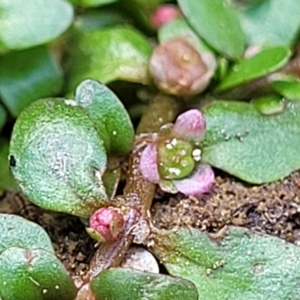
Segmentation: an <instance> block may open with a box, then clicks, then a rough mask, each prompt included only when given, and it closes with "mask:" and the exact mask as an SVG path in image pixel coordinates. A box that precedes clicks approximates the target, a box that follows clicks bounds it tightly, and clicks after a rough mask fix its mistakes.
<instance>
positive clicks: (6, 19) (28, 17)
mask: <svg viewBox="0 0 300 300" xmlns="http://www.w3.org/2000/svg"><path fill="white" fill-rule="evenodd" d="M0 12H1V13H0V28H1V31H0V51H1V50H2V51H4V50H8V49H9V50H17V49H25V48H29V47H32V46H36V45H40V44H44V43H47V42H49V41H51V40H53V39H55V38H57V37H58V36H59V35H61V34H62V33H63V32H64V31H65V30H66V29H67V28H68V27H69V26H70V24H71V22H72V21H73V9H72V6H71V5H70V4H69V3H68V2H66V1H64V0H43V1H41V0H38V1H37V0H26V1H22V0H1V1H0Z"/></svg>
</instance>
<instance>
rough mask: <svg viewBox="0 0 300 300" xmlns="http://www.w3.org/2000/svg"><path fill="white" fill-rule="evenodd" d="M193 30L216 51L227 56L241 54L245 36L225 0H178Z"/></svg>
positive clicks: (233, 56)
mask: <svg viewBox="0 0 300 300" xmlns="http://www.w3.org/2000/svg"><path fill="white" fill-rule="evenodd" d="M178 3H179V5H180V7H181V9H182V11H183V13H184V15H185V16H186V17H187V19H188V22H189V23H190V24H191V25H192V27H193V28H194V29H195V31H196V32H197V33H198V34H199V35H200V36H201V37H203V38H204V39H205V40H206V42H207V43H208V44H210V45H211V46H212V47H214V48H215V49H216V50H217V51H218V52H220V53H223V54H224V55H226V56H228V57H229V58H233V59H237V58H239V57H241V56H242V54H243V52H244V47H245V36H244V33H243V31H242V29H241V26H240V23H239V20H238V18H237V15H236V14H235V12H234V10H232V9H231V7H230V6H229V5H228V3H227V2H226V1H220V0H201V1H199V0H189V1H186V0H178Z"/></svg>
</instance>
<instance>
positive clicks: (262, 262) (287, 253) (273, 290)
mask: <svg viewBox="0 0 300 300" xmlns="http://www.w3.org/2000/svg"><path fill="white" fill-rule="evenodd" d="M154 250H155V251H154V252H155V253H156V254H157V255H158V257H159V259H161V261H165V263H164V265H165V267H166V268H167V270H168V271H169V272H170V274H172V275H173V276H179V277H182V278H185V279H187V280H190V281H192V282H193V283H194V284H195V285H196V286H197V289H198V293H199V295H200V296H201V299H213V300H224V299H251V300H252V299H253V300H256V299H278V300H279V299H297V298H298V296H299V280H300V261H299V255H300V248H299V247H297V246H296V245H293V244H289V243H287V242H285V241H284V240H282V239H279V238H277V237H272V236H267V235H262V234H259V233H254V232H253V231H250V230H248V229H245V228H235V227H230V228H229V229H228V233H227V235H226V236H225V237H224V238H223V239H222V240H221V241H220V240H218V241H214V240H212V239H211V238H210V237H209V236H208V235H207V234H206V233H203V232H201V231H200V230H197V229H192V228H182V229H180V231H179V232H177V234H171V235H170V236H169V237H168V238H166V236H164V237H161V242H160V243H157V244H156V245H155V249H154Z"/></svg>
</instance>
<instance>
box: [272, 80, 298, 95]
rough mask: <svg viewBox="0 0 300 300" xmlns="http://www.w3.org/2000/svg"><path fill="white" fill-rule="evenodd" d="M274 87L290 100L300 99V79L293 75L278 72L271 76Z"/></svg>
mask: <svg viewBox="0 0 300 300" xmlns="http://www.w3.org/2000/svg"><path fill="white" fill-rule="evenodd" d="M271 84H272V87H273V89H274V90H275V91H276V92H277V93H279V94H281V95H282V96H283V97H285V98H286V99H288V100H300V81H299V80H298V79H297V78H295V77H292V76H286V75H283V74H276V76H275V75H274V76H271Z"/></svg>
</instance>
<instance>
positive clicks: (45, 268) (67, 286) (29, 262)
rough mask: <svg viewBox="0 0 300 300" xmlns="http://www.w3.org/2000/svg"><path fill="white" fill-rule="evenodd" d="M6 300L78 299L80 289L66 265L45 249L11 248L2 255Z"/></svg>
mask: <svg viewBox="0 0 300 300" xmlns="http://www.w3.org/2000/svg"><path fill="white" fill-rule="evenodd" d="M0 278H1V281H0V295H1V297H2V298H3V299H4V300H12V299H13V300H24V299H30V300H50V299H51V300H53V299H60V300H74V299H75V297H76V294H77V289H76V287H75V285H74V283H73V280H72V278H71V277H70V276H69V274H68V273H67V271H66V270H65V268H64V266H63V264H62V263H61V262H60V261H59V260H58V259H57V258H56V257H55V255H54V254H53V253H50V252H48V251H47V250H44V249H35V250H27V249H23V248H18V247H11V248H8V249H7V250H5V251H4V252H2V253H1V255H0Z"/></svg>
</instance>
